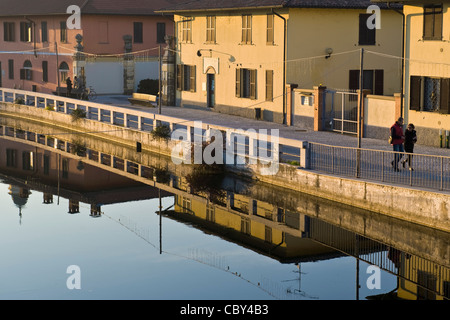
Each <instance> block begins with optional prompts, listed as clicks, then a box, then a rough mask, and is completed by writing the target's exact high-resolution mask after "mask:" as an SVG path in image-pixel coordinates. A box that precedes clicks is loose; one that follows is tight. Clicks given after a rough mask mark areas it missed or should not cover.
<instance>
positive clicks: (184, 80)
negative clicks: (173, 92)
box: [177, 64, 196, 92]
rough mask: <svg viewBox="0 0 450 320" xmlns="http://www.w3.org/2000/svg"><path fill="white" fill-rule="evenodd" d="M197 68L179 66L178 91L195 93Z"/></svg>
mask: <svg viewBox="0 0 450 320" xmlns="http://www.w3.org/2000/svg"><path fill="white" fill-rule="evenodd" d="M195 71H196V67H195V66H189V65H185V64H179V65H177V90H179V91H191V92H195V81H196V77H195Z"/></svg>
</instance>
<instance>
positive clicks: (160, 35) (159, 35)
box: [156, 22, 166, 43]
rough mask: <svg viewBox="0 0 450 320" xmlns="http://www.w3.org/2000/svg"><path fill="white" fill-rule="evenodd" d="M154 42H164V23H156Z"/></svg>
mask: <svg viewBox="0 0 450 320" xmlns="http://www.w3.org/2000/svg"><path fill="white" fill-rule="evenodd" d="M156 42H157V43H165V42H166V24H165V23H164V22H158V23H157V24H156Z"/></svg>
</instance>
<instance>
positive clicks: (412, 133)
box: [402, 123, 417, 171]
mask: <svg viewBox="0 0 450 320" xmlns="http://www.w3.org/2000/svg"><path fill="white" fill-rule="evenodd" d="M414 129H415V127H414V124H412V123H410V124H408V127H407V128H406V131H405V152H407V153H408V155H407V156H406V159H405V160H403V161H402V165H403V168H404V167H405V165H406V162H408V167H409V170H411V171H414V169H413V168H412V157H413V156H412V153H413V152H414V144H415V143H416V142H417V133H416V130H414Z"/></svg>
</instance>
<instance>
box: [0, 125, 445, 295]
mask: <svg viewBox="0 0 450 320" xmlns="http://www.w3.org/2000/svg"><path fill="white" fill-rule="evenodd" d="M0 128H2V131H1V132H2V135H3V136H2V137H0V250H1V252H2V259H0V270H1V272H0V299H149V300H255V301H256V300H366V299H400V298H401V299H410V300H416V299H438V300H442V299H446V298H448V297H449V291H448V289H449V281H450V271H449V267H450V265H449V263H448V259H449V257H448V250H449V249H448V244H449V235H448V234H447V233H442V232H438V231H436V230H429V229H427V228H422V227H419V226H415V225H410V224H407V223H405V222H401V221H396V220H390V219H388V218H386V217H377V216H376V215H374V214H373V213H369V212H363V211H361V210H357V209H355V208H347V207H343V206H342V205H340V204H334V203H330V202H326V201H324V200H323V201H321V200H320V199H315V198H311V197H310V196H307V195H302V194H298V193H292V192H289V191H286V190H278V189H273V188H271V187H270V186H267V185H260V184H255V183H251V182H248V181H243V180H240V179H238V178H236V177H231V176H229V175H225V176H221V178H219V176H220V175H217V176H213V177H214V178H213V179H212V180H214V182H220V183H219V184H214V185H210V182H211V179H210V178H211V175H208V174H206V175H205V176H202V179H200V180H197V183H200V184H201V186H200V187H199V186H198V185H197V186H195V185H194V180H193V179H191V180H189V179H188V182H186V181H185V180H186V175H185V172H184V171H183V170H180V171H178V172H175V170H171V167H170V163H168V162H167V160H164V159H161V158H158V157H157V156H155V155H151V154H145V155H140V157H139V159H137V158H133V159H131V160H130V159H128V160H127V154H135V152H128V151H130V150H126V148H125V147H121V146H114V147H111V144H110V143H106V144H104V143H103V142H101V141H97V143H96V142H95V141H94V142H93V141H87V140H86V141H87V142H86V144H84V145H83V148H82V149H83V150H82V151H81V152H80V150H78V151H76V152H73V150H74V148H73V147H74V145H76V143H75V142H74V140H73V139H69V138H67V137H66V138H63V136H62V135H61V136H60V138H59V139H54V137H55V134H54V133H53V134H52V135H49V136H47V137H43V134H42V135H40V134H36V132H35V130H33V126H32V125H30V127H28V129H27V130H24V129H23V128H24V126H23V125H22V126H21V129H17V128H14V127H13V126H8V125H5V124H4V125H3V127H0ZM41 132H42V131H41ZM64 139H66V141H64ZM67 141H70V142H67ZM69 145H70V146H71V147H72V148H70V146H69ZM105 145H107V146H109V147H107V148H109V158H108V157H107V154H106V151H105V150H104V149H103V150H102V148H106V147H105ZM138 160H139V161H138ZM164 161H166V163H165V164H164ZM149 170H150V171H149ZM146 172H147V173H146ZM148 172H152V173H151V174H149V173H148ZM187 176H190V177H191V178H192V176H193V172H192V171H191V172H190V174H188V175H187ZM200 176H201V175H200ZM205 177H206V178H205ZM208 177H209V179H208ZM199 181H200V182H199ZM189 182H190V183H191V185H189ZM205 186H208V188H204V187H205ZM202 187H203V188H202ZM360 221H364V225H363V226H362V227H361V226H359V223H360ZM404 235H412V237H414V239H409V238H408V236H404ZM417 235H418V236H417ZM418 238H420V239H421V241H417V239H418ZM427 245H429V246H430V247H427ZM429 248H432V249H429Z"/></svg>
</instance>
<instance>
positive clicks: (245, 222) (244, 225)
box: [241, 217, 251, 234]
mask: <svg viewBox="0 0 450 320" xmlns="http://www.w3.org/2000/svg"><path fill="white" fill-rule="evenodd" d="M241 232H242V233H244V234H251V223H250V219H248V218H244V217H241Z"/></svg>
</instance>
